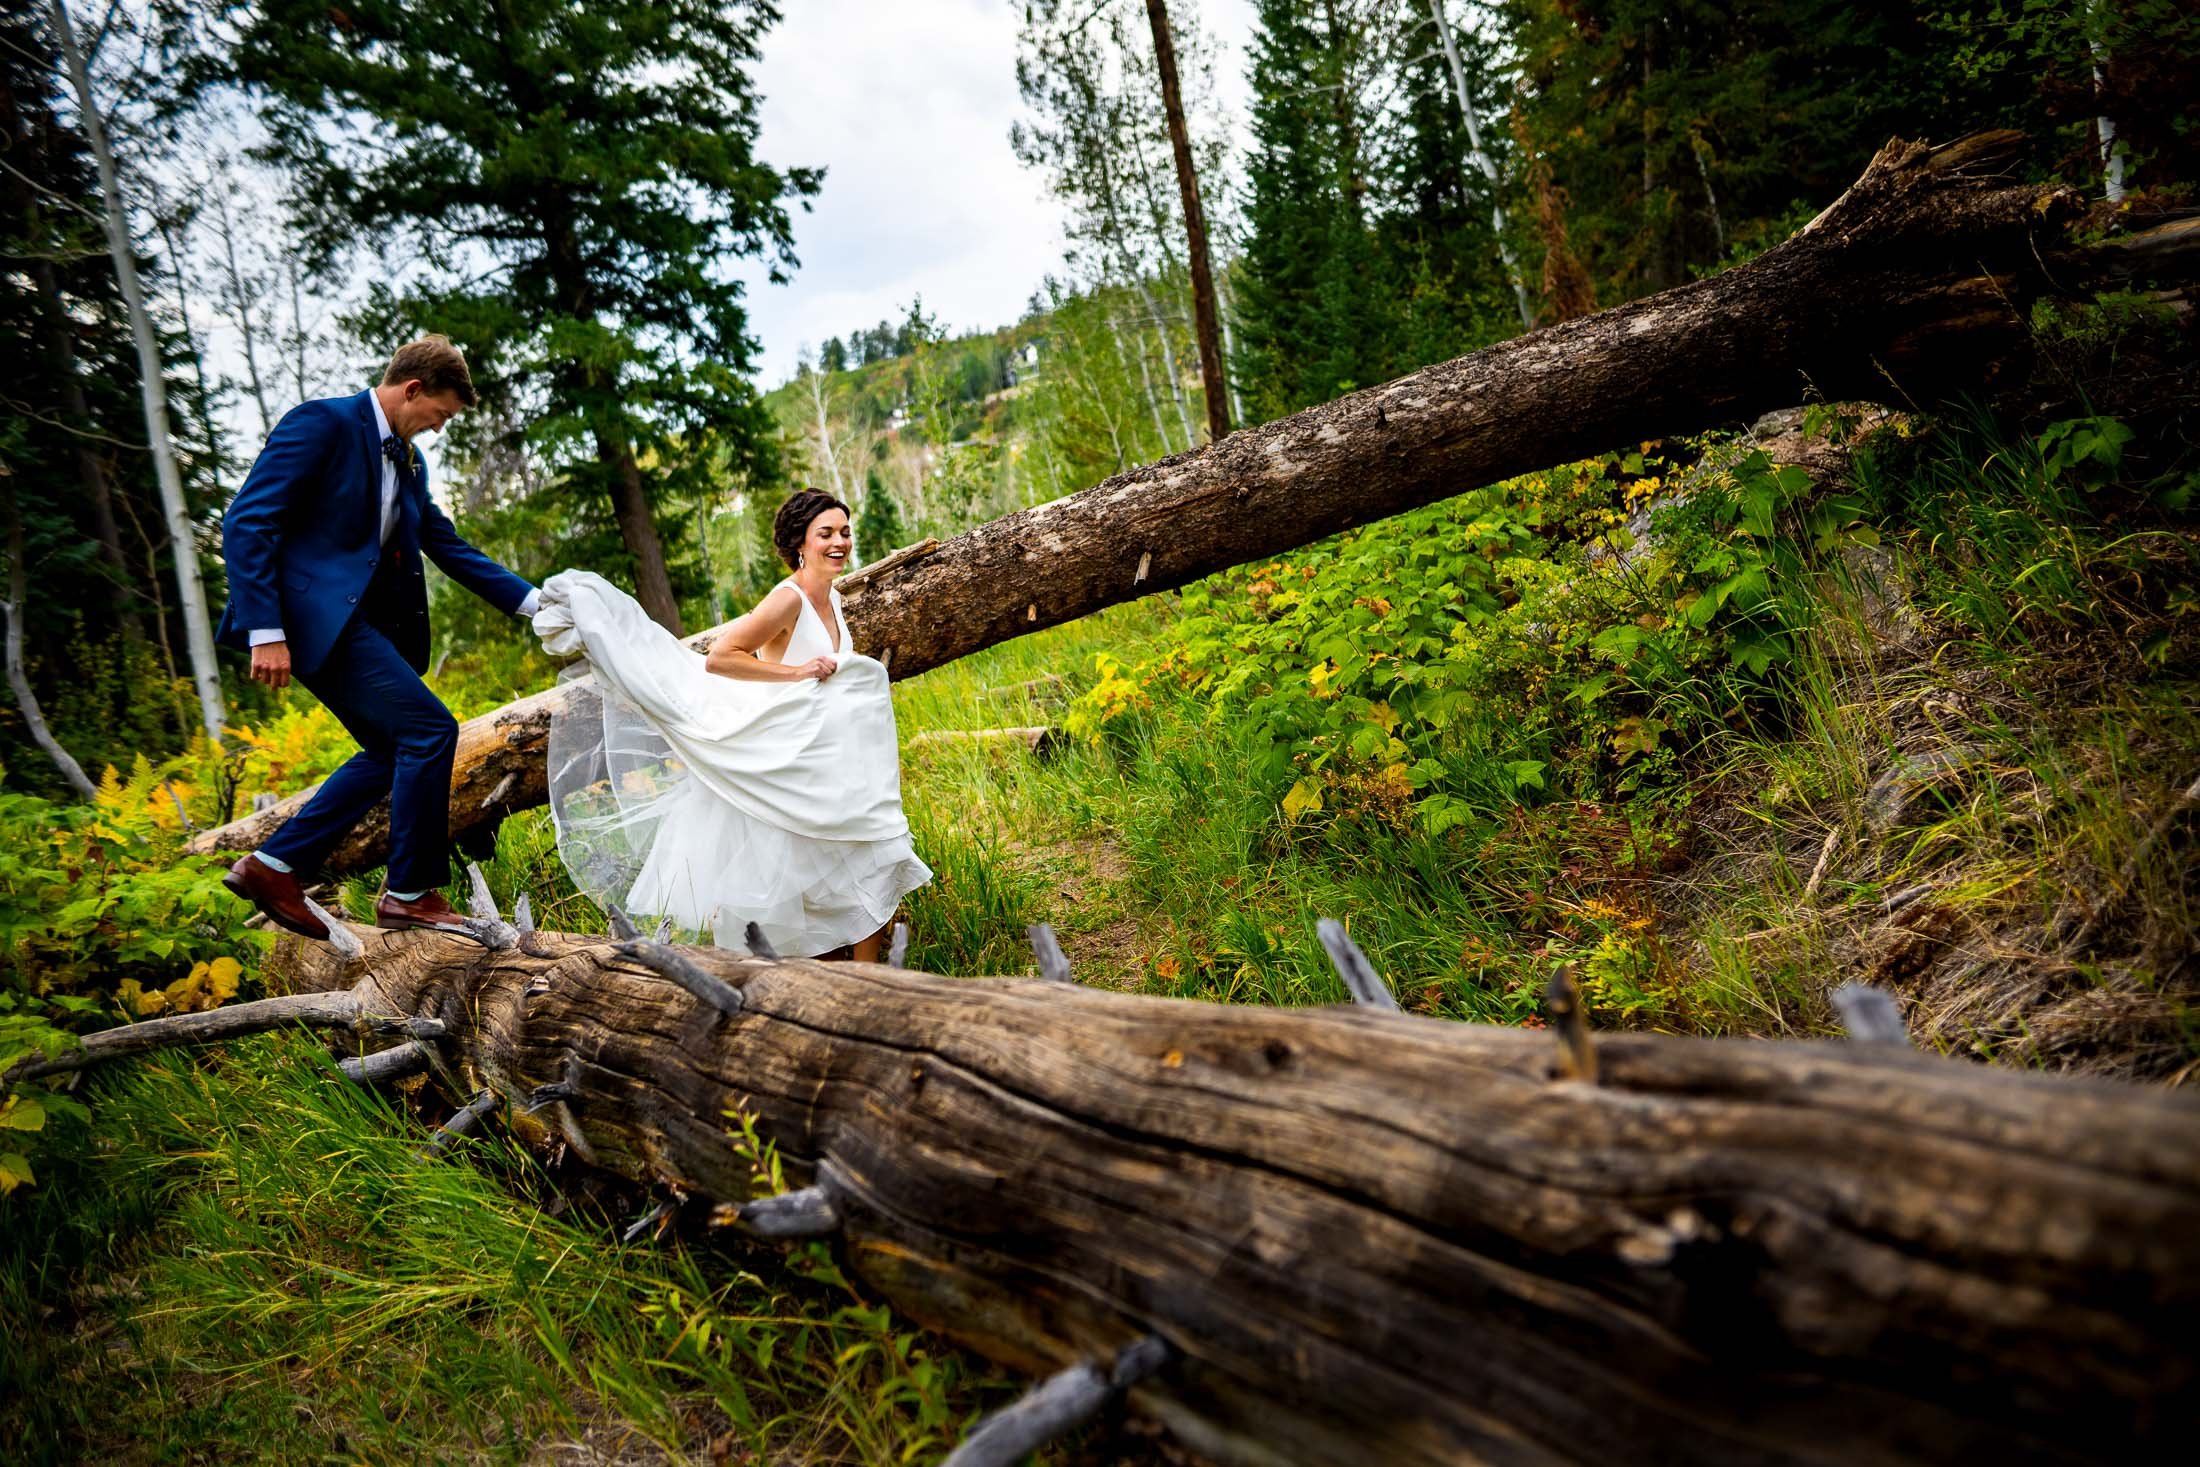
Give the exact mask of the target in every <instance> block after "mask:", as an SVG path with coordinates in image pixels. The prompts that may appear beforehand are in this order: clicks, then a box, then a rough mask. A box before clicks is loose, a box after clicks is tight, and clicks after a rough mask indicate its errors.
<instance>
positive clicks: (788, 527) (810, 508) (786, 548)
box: [772, 489, 854, 570]
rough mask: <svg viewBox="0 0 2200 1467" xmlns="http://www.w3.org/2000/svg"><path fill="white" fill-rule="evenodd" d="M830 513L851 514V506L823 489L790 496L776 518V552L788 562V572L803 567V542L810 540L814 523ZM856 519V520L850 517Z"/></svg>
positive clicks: (774, 537)
mask: <svg viewBox="0 0 2200 1467" xmlns="http://www.w3.org/2000/svg"><path fill="white" fill-rule="evenodd" d="M829 509H837V510H839V511H840V512H841V513H842V514H848V506H847V505H845V504H842V503H841V502H840V501H839V500H837V499H835V498H833V496H832V495H830V494H827V493H826V492H825V491H824V490H822V489H803V490H800V491H798V492H797V493H794V494H790V495H788V496H787V502H786V503H785V504H782V505H781V506H779V513H778V514H777V515H775V516H774V517H773V518H772V549H774V550H776V551H778V552H779V558H780V559H781V560H784V561H785V562H787V569H788V570H799V569H801V567H802V542H803V541H804V540H807V539H808V538H809V536H810V522H811V521H812V520H814V519H816V518H817V517H818V516H819V515H821V514H823V513H825V511H827V510H829ZM849 518H851V519H853V518H854V516H853V515H850V516H849Z"/></svg>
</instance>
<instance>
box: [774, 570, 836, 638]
mask: <svg viewBox="0 0 2200 1467" xmlns="http://www.w3.org/2000/svg"><path fill="white" fill-rule="evenodd" d="M787 584H789V585H790V586H793V587H794V593H795V595H797V596H800V597H801V598H802V605H803V607H804V609H805V610H807V611H808V612H809V613H810V615H812V616H814V617H816V618H817V625H818V630H820V631H822V632H823V633H825V645H826V646H827V647H829V648H831V649H832V653H833V655H834V656H835V657H838V656H839V655H840V612H839V608H838V607H835V608H834V612H833V624H832V625H831V626H826V625H825V616H824V613H822V612H820V611H819V610H818V609H817V603H816V602H815V601H812V600H811V599H810V593H809V592H807V591H805V590H803V589H802V583H801V582H800V581H797V580H795V579H794V577H792V576H789V577H788V578H787ZM832 594H833V588H832V587H830V586H827V587H826V588H825V595H826V596H827V597H828V598H830V597H831V596H832Z"/></svg>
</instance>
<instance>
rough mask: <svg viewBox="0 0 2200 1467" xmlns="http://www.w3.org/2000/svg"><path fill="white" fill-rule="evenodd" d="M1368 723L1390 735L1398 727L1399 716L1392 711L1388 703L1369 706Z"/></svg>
mask: <svg viewBox="0 0 2200 1467" xmlns="http://www.w3.org/2000/svg"><path fill="white" fill-rule="evenodd" d="M1367 721H1368V722H1370V723H1372V724H1374V725H1375V726H1376V727H1377V728H1379V729H1381V730H1382V731H1383V732H1384V733H1389V732H1390V731H1391V730H1392V729H1394V728H1396V727H1397V726H1398V715H1397V714H1396V713H1393V712H1392V711H1391V708H1390V705H1389V704H1388V703H1374V704H1370V705H1369V706H1368V710H1367Z"/></svg>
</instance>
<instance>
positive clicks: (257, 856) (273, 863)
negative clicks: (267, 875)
mask: <svg viewBox="0 0 2200 1467" xmlns="http://www.w3.org/2000/svg"><path fill="white" fill-rule="evenodd" d="M252 859H253V860H255V861H257V862H259V863H260V864H261V865H262V866H265V867H266V868H267V869H268V870H270V871H280V872H282V873H283V875H285V876H288V875H289V874H290V863H289V862H288V861H278V860H276V859H275V858H274V857H273V856H270V855H269V854H268V853H267V852H265V851H254V852H253V853H252Z"/></svg>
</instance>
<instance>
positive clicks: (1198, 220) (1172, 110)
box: [1146, 0, 1230, 443]
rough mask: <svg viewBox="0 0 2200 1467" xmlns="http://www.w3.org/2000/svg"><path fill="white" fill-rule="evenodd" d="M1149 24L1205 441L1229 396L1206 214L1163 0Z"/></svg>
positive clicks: (1225, 418) (1152, 3)
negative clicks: (1179, 204) (1188, 281)
mask: <svg viewBox="0 0 2200 1467" xmlns="http://www.w3.org/2000/svg"><path fill="white" fill-rule="evenodd" d="M1146 19H1147V21H1148V23H1149V24H1151V25H1152V27H1153V51H1154V63H1155V65H1156V67H1157V68H1158V69H1159V70H1160V73H1161V105H1162V108H1163V110H1165V111H1166V112H1167V113H1168V118H1169V147H1170V149H1171V150H1172V151H1173V152H1174V153H1175V154H1176V186H1177V191H1178V192H1179V193H1181V194H1182V195H1183V198H1184V236H1185V241H1186V244H1187V247H1188V251H1187V258H1188V263H1189V264H1190V266H1191V272H1192V325H1193V331H1194V333H1195V334H1196V335H1197V336H1198V338H1199V380H1200V385H1201V386H1202V387H1203V388H1204V389H1205V390H1206V394H1207V441H1208V442H1210V443H1219V442H1220V441H1221V440H1222V439H1224V438H1226V437H1228V436H1229V433H1230V397H1229V391H1228V389H1227V388H1225V387H1224V386H1223V382H1222V341H1221V335H1220V332H1219V331H1218V330H1217V328H1216V321H1215V281H1214V273H1213V270H1212V268H1211V266H1210V264H1209V262H1208V255H1207V215H1206V212H1205V211H1204V210H1203V209H1201V208H1200V205H1199V174H1198V173H1197V171H1195V170H1194V169H1193V167H1192V137H1191V133H1190V131H1189V130H1188V129H1187V128H1186V127H1185V125H1184V96H1183V93H1182V91H1181V90H1180V89H1179V87H1178V86H1177V79H1176V42H1175V41H1174V40H1173V39H1172V38H1171V36H1170V35H1169V9H1168V6H1167V4H1166V3H1165V0H1146Z"/></svg>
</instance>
